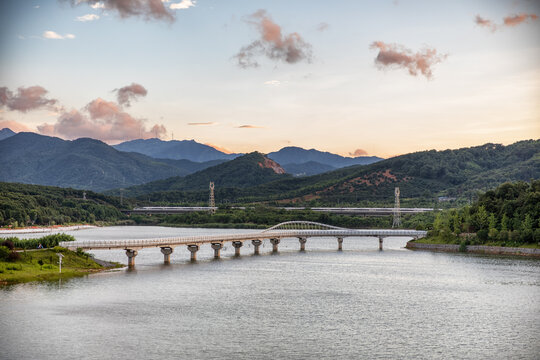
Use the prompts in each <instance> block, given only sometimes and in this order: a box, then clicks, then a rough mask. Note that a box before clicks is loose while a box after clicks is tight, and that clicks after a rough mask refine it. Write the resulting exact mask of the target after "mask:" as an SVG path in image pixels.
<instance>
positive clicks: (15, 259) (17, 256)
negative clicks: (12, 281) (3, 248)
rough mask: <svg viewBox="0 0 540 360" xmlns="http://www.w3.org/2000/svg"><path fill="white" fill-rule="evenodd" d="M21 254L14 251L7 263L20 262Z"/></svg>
mask: <svg viewBox="0 0 540 360" xmlns="http://www.w3.org/2000/svg"><path fill="white" fill-rule="evenodd" d="M20 258H21V254H19V253H18V252H15V251H12V252H10V253H9V254H8V257H7V261H11V262H15V261H17V260H20Z"/></svg>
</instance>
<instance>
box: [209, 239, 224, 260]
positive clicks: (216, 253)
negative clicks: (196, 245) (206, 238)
mask: <svg viewBox="0 0 540 360" xmlns="http://www.w3.org/2000/svg"><path fill="white" fill-rule="evenodd" d="M211 246H212V249H214V259H219V258H220V255H221V248H222V247H223V243H220V242H218V243H212V245H211Z"/></svg>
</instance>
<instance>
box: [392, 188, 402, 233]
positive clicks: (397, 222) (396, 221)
mask: <svg viewBox="0 0 540 360" xmlns="http://www.w3.org/2000/svg"><path fill="white" fill-rule="evenodd" d="M394 197H395V201H394V211H393V212H394V221H393V222H392V227H393V228H398V227H400V226H401V209H400V206H399V188H398V187H397V188H395V189H394Z"/></svg>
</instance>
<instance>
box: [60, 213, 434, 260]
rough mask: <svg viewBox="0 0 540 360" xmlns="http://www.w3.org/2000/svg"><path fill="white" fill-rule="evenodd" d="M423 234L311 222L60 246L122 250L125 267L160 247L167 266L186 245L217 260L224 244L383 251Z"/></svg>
mask: <svg viewBox="0 0 540 360" xmlns="http://www.w3.org/2000/svg"><path fill="white" fill-rule="evenodd" d="M426 233H427V232H426V231H420V230H406V229H347V228H341V227H337V226H332V225H326V224H321V223H316V222H311V221H287V222H284V223H281V224H278V225H275V226H272V227H270V228H268V229H266V230H262V231H257V232H251V233H244V234H223V235H202V236H180V237H167V238H154V239H129V240H76V241H64V242H61V243H60V246H62V247H65V248H68V249H70V250H76V249H78V248H80V249H82V250H99V249H108V250H111V249H121V250H125V252H126V256H127V257H128V266H130V267H132V266H135V257H136V256H137V254H138V251H139V250H141V249H144V248H156V247H159V248H161V253H162V254H163V256H164V262H165V263H166V264H168V263H170V261H171V254H172V253H173V251H174V249H175V248H176V247H178V246H187V249H188V250H189V251H190V252H191V260H192V261H195V260H197V251H199V248H200V246H201V245H203V244H210V246H211V247H212V249H213V250H214V258H216V259H219V258H220V252H221V249H222V248H223V243H224V242H231V243H232V246H233V247H234V248H235V256H240V248H241V247H242V246H243V245H244V242H245V241H251V243H252V244H253V247H254V249H255V250H254V254H255V255H259V248H260V246H261V245H262V243H263V241H264V240H269V241H270V243H271V244H272V252H274V253H276V252H278V247H279V243H280V242H281V239H283V238H298V241H299V242H300V251H305V249H306V242H307V239H308V238H312V237H314V238H317V237H335V238H336V239H337V243H338V250H342V246H343V239H344V238H347V237H375V238H378V239H379V250H382V249H383V239H384V238H385V237H397V236H399V237H412V238H415V239H418V238H422V237H424V236H426Z"/></svg>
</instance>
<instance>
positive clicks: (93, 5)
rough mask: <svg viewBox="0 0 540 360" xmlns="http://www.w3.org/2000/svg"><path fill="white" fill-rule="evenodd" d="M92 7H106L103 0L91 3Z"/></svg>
mask: <svg viewBox="0 0 540 360" xmlns="http://www.w3.org/2000/svg"><path fill="white" fill-rule="evenodd" d="M90 7H91V8H92V9H104V8H105V4H104V3H102V2H97V3H95V4H92V5H90Z"/></svg>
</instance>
